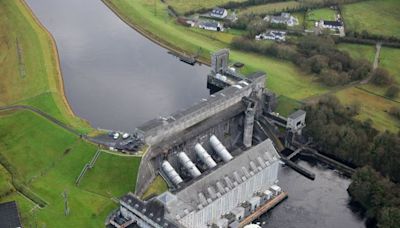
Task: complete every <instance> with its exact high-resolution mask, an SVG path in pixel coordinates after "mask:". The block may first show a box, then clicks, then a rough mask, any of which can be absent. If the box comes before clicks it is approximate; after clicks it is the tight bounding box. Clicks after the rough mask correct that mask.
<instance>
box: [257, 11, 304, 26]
mask: <svg viewBox="0 0 400 228" xmlns="http://www.w3.org/2000/svg"><path fill="white" fill-rule="evenodd" d="M264 20H265V21H267V22H270V23H273V24H286V25H287V26H295V25H298V24H299V20H298V19H297V18H296V17H294V16H292V15H290V13H281V15H279V16H271V15H267V16H266V17H265V18H264Z"/></svg>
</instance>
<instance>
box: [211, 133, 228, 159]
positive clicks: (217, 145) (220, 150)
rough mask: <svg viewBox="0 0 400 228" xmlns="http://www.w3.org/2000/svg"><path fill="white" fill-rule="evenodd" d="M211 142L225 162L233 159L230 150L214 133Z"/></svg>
mask: <svg viewBox="0 0 400 228" xmlns="http://www.w3.org/2000/svg"><path fill="white" fill-rule="evenodd" d="M210 143H211V146H212V148H213V149H214V150H215V152H217V154H218V155H219V156H220V157H221V158H222V160H223V161H224V162H228V161H230V160H232V158H233V157H232V155H231V154H230V153H229V152H228V150H227V149H226V148H225V146H224V145H222V143H221V142H220V141H219V139H218V138H217V137H216V136H215V135H212V136H211V138H210Z"/></svg>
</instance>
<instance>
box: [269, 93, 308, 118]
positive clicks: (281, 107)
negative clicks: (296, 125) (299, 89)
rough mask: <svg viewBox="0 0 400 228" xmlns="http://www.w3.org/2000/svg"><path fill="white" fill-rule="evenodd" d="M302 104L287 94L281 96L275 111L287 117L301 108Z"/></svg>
mask: <svg viewBox="0 0 400 228" xmlns="http://www.w3.org/2000/svg"><path fill="white" fill-rule="evenodd" d="M301 106H302V103H301V102H299V101H297V100H294V99H290V98H288V97H286V96H279V97H278V107H276V111H275V112H277V113H279V115H281V116H285V117H287V116H289V115H290V114H291V113H293V112H294V111H296V110H297V109H299V108H301Z"/></svg>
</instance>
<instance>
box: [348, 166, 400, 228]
mask: <svg viewBox="0 0 400 228" xmlns="http://www.w3.org/2000/svg"><path fill="white" fill-rule="evenodd" d="M348 192H349V194H350V195H351V196H352V200H353V201H354V202H357V203H358V204H359V205H361V207H363V208H365V210H366V213H365V214H366V217H367V218H369V219H370V220H373V224H376V225H377V226H378V227H381V228H397V227H400V186H399V185H398V184H397V185H396V184H394V183H393V182H391V181H390V180H389V179H387V178H384V177H382V175H381V174H380V173H378V172H376V171H375V170H374V169H373V168H371V167H369V166H366V167H363V168H361V169H359V170H357V172H356V173H355V174H354V176H353V182H352V183H351V185H350V186H349V188H348Z"/></svg>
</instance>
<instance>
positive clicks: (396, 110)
mask: <svg viewBox="0 0 400 228" xmlns="http://www.w3.org/2000/svg"><path fill="white" fill-rule="evenodd" d="M389 114H390V115H392V116H393V117H395V118H396V119H398V120H400V107H392V108H391V109H390V110H389Z"/></svg>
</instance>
